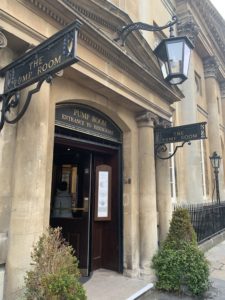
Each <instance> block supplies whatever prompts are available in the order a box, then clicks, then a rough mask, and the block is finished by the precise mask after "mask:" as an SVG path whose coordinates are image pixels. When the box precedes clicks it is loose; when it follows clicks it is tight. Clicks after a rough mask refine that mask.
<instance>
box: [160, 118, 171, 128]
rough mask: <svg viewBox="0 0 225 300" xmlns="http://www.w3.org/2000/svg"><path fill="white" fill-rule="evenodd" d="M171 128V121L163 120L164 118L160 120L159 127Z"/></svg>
mask: <svg viewBox="0 0 225 300" xmlns="http://www.w3.org/2000/svg"><path fill="white" fill-rule="evenodd" d="M171 126H172V123H171V122H170V121H168V120H166V119H163V118H159V119H158V123H157V127H161V128H169V127H171Z"/></svg>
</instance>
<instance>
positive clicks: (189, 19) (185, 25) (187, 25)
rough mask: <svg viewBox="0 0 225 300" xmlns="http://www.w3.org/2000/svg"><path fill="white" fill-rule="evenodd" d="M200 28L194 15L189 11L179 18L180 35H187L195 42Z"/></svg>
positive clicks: (178, 30)
mask: <svg viewBox="0 0 225 300" xmlns="http://www.w3.org/2000/svg"><path fill="white" fill-rule="evenodd" d="M199 31H200V29H199V26H198V25H197V24H196V22H195V20H194V18H193V16H192V15H191V14H190V13H189V12H188V11H187V13H186V14H185V15H183V16H182V17H180V18H179V22H178V25H177V33H178V35H179V36H187V37H188V38H189V39H190V40H191V41H192V43H193V44H195V41H196V38H197V36H198V33H199Z"/></svg>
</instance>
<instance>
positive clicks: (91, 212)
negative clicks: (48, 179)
mask: <svg viewBox="0 0 225 300" xmlns="http://www.w3.org/2000/svg"><path fill="white" fill-rule="evenodd" d="M55 124H56V126H55V144H54V161H53V177H52V178H53V179H52V200H51V218H50V225H51V226H53V227H56V226H60V227H62V231H63V235H64V237H65V239H66V240H67V241H68V242H69V243H70V244H71V245H72V246H73V248H74V249H75V254H76V255H77V257H78V260H79V267H80V270H81V272H82V274H83V275H86V276H88V275H89V274H90V272H92V271H94V270H96V269H98V268H106V269H110V270H114V271H117V272H122V266H123V262H122V256H123V255H122V254H123V253H122V200H121V199H122V198H121V193H122V181H121V180H122V174H121V170H122V168H121V147H122V133H121V130H120V129H119V128H118V127H117V126H116V124H115V123H114V122H113V121H112V120H111V119H109V118H108V117H107V116H106V115H105V114H103V113H101V112H99V111H97V110H95V109H93V108H91V107H89V106H85V105H81V104H71V103H69V104H61V105H59V106H57V108H56V122H55ZM62 181H63V182H66V183H67V187H66V191H64V192H65V193H66V194H67V196H69V197H70V200H71V201H70V203H71V204H70V205H69V207H68V206H67V207H65V203H67V202H65V199H68V198H64V199H63V198H62V197H61V198H60V196H59V194H60V191H59V189H58V187H59V184H60V183H61V182H62ZM65 193H64V196H65ZM61 195H62V194H61ZM59 199H60V200H59ZM66 201H67V200H66Z"/></svg>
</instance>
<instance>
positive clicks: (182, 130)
mask: <svg viewBox="0 0 225 300" xmlns="http://www.w3.org/2000/svg"><path fill="white" fill-rule="evenodd" d="M205 126H206V122H201V123H194V124H189V125H184V126H177V127H169V128H156V129H155V144H156V145H160V144H169V143H177V142H188V141H192V140H201V139H206V132H205Z"/></svg>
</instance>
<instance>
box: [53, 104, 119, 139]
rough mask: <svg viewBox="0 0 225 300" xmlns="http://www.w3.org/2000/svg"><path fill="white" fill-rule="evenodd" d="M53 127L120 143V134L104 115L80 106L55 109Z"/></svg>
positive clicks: (67, 105) (74, 105) (64, 106)
mask: <svg viewBox="0 0 225 300" xmlns="http://www.w3.org/2000/svg"><path fill="white" fill-rule="evenodd" d="M55 119H56V121H55V125H56V126H59V127H63V128H68V129H71V130H74V131H78V132H82V133H85V134H88V135H91V136H95V137H99V138H102V139H105V140H109V141H113V142H117V143H121V142H122V132H121V130H120V129H119V127H118V126H117V125H116V124H115V123H114V122H113V121H112V120H111V119H109V118H108V117H107V116H106V115H105V114H103V113H101V112H100V111H97V110H95V109H93V108H91V107H89V106H86V105H82V104H61V105H58V106H57V107H56V116H55Z"/></svg>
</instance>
